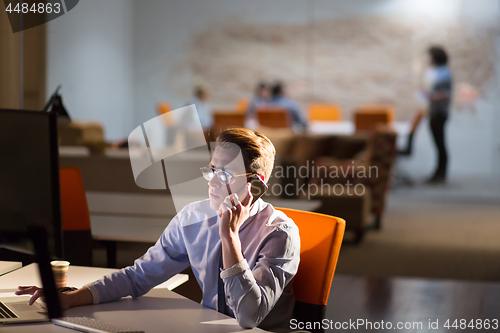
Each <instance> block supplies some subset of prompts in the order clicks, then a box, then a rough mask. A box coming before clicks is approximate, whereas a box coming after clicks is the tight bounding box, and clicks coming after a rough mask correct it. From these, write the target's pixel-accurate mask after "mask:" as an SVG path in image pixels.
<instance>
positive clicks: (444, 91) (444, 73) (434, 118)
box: [425, 46, 452, 184]
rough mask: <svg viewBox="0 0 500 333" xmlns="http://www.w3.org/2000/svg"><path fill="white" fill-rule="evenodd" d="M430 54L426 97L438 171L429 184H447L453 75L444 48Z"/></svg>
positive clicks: (430, 49)
mask: <svg viewBox="0 0 500 333" xmlns="http://www.w3.org/2000/svg"><path fill="white" fill-rule="evenodd" d="M428 52H429V56H430V64H431V67H430V68H429V69H428V70H427V72H426V73H425V80H426V83H427V91H426V93H427V94H426V95H427V98H428V101H429V122H430V128H431V132H432V137H433V139H434V143H435V144H436V149H437V153H438V163H437V168H436V171H435V172H434V174H433V175H432V177H431V178H429V179H428V180H427V183H429V184H443V183H445V182H446V170H447V167H448V153H447V151H446V145H445V133H444V128H445V124H446V120H447V119H448V114H449V109H450V100H451V89H452V75H451V71H450V69H449V68H448V65H447V64H448V55H447V54H446V51H445V50H444V49H443V48H442V47H439V46H432V47H430V48H429V50H428Z"/></svg>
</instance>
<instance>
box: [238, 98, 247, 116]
mask: <svg viewBox="0 0 500 333" xmlns="http://www.w3.org/2000/svg"><path fill="white" fill-rule="evenodd" d="M249 106H250V102H249V101H248V99H246V98H240V99H238V100H237V101H236V111H237V112H239V113H246V112H247V110H248V107H249Z"/></svg>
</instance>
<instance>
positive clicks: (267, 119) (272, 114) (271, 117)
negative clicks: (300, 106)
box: [257, 107, 292, 128]
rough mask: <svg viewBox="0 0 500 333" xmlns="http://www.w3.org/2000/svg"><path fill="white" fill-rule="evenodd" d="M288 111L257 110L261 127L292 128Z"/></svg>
mask: <svg viewBox="0 0 500 333" xmlns="http://www.w3.org/2000/svg"><path fill="white" fill-rule="evenodd" d="M288 113H289V112H288V110H286V109H282V108H264V107H262V108H260V107H259V108H257V120H258V122H259V125H260V126H265V127H271V128H290V127H291V125H292V122H291V119H290V116H289V114H288Z"/></svg>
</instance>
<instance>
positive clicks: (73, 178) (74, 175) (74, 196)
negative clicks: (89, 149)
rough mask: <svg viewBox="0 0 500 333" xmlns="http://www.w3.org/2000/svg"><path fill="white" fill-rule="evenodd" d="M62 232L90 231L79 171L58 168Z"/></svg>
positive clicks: (87, 210) (72, 168)
mask: <svg viewBox="0 0 500 333" xmlns="http://www.w3.org/2000/svg"><path fill="white" fill-rule="evenodd" d="M59 177H60V188H61V214H62V225H63V230H65V231H67V230H90V214H89V207H88V205H87V197H86V196H85V189H84V187H83V179H82V174H81V172H80V169H79V168H77V167H60V168H59Z"/></svg>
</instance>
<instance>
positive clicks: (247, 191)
mask: <svg viewBox="0 0 500 333" xmlns="http://www.w3.org/2000/svg"><path fill="white" fill-rule="evenodd" d="M242 190H244V191H243V193H244V195H243V199H242V201H240V196H241V194H242V193H241V192H242ZM242 190H240V191H238V192H239V193H240V195H238V193H231V194H229V195H228V196H227V197H226V198H225V199H224V201H223V202H222V203H221V205H220V207H219V216H221V221H220V224H219V235H220V237H221V238H223V239H228V238H231V237H235V236H237V235H238V232H239V230H240V227H241V225H242V224H243V222H245V220H246V219H247V218H248V216H249V214H250V208H251V203H252V199H253V196H252V191H251V184H250V183H247V184H246V186H244V187H243V189H242Z"/></svg>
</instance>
